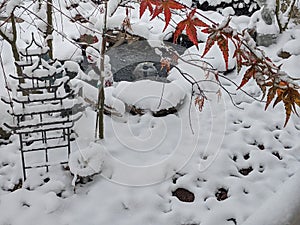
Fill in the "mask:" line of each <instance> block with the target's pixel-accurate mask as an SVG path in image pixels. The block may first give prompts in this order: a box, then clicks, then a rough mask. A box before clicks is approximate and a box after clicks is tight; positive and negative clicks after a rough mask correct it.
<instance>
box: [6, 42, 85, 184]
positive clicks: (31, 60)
mask: <svg viewBox="0 0 300 225" xmlns="http://www.w3.org/2000/svg"><path fill="white" fill-rule="evenodd" d="M47 53H48V48H45V47H42V46H40V45H39V44H38V43H36V41H35V39H34V37H33V38H32V42H31V43H30V44H29V45H28V47H27V48H26V49H24V50H21V51H20V54H21V55H22V57H23V59H22V61H19V62H16V65H17V66H19V67H21V68H22V71H23V76H22V77H17V76H12V75H10V77H11V78H12V81H13V80H15V82H14V83H15V85H14V84H13V82H10V84H9V85H8V86H7V89H8V90H9V92H10V93H11V96H12V97H11V100H8V99H5V98H2V101H4V102H5V103H7V104H10V105H11V106H12V107H11V109H10V110H9V111H8V112H9V113H10V114H11V115H12V116H13V117H14V121H15V124H5V126H7V127H8V128H10V129H11V130H12V131H13V132H14V133H15V134H18V135H19V141H20V152H21V159H22V167H23V177H24V180H25V179H26V170H27V169H32V168H45V169H46V171H47V172H48V171H49V167H50V166H52V165H57V164H65V163H67V162H68V156H69V154H70V152H71V137H70V135H71V129H72V127H73V125H74V122H75V121H76V120H78V119H79V118H80V116H81V113H80V112H78V113H74V112H72V109H73V107H74V106H75V105H77V104H79V103H78V101H77V100H76V99H74V95H75V93H74V90H71V91H68V90H67V89H69V88H66V87H67V86H68V82H69V80H70V78H68V77H67V76H63V69H62V68H61V66H60V63H58V62H57V61H51V60H47ZM23 80H24V82H22V81H23ZM63 149H64V151H66V154H65V155H66V157H60V156H61V155H62V154H61V152H62V151H63ZM54 150H55V151H57V150H59V153H58V154H56V157H54V159H55V160H53V161H52V160H51V159H50V157H49V156H50V153H51V152H52V151H53V152H54ZM41 151H43V152H44V154H43V155H44V156H43V157H34V156H32V155H31V157H30V156H28V155H29V153H37V152H39V153H40V152H41ZM35 158H36V162H33V163H32V162H28V161H32V160H30V159H35ZM57 158H58V159H57ZM62 158H64V159H62Z"/></svg>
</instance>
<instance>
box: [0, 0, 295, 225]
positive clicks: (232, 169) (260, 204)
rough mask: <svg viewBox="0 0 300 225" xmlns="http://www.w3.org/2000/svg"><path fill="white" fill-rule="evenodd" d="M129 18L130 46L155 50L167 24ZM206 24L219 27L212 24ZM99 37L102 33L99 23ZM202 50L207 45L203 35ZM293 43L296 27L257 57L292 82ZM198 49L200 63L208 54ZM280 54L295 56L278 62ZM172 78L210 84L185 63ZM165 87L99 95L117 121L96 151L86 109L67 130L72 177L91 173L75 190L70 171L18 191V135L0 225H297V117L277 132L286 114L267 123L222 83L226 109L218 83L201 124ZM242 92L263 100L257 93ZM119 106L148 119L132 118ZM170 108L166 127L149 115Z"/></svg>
mask: <svg viewBox="0 0 300 225" xmlns="http://www.w3.org/2000/svg"><path fill="white" fill-rule="evenodd" d="M63 6H64V5H63ZM84 7H86V9H85V8H84ZM88 7H89V6H88V4H83V3H82V8H80V9H81V10H83V11H84V9H85V10H86V11H88V9H89V8H88ZM131 13H132V14H133V16H132V17H133V19H132V22H133V23H134V25H133V30H134V31H135V32H136V33H137V34H140V35H142V36H144V37H147V38H148V39H150V40H152V41H153V40H160V39H162V37H163V35H161V34H160V32H161V30H162V28H163V26H164V24H163V23H162V22H160V21H155V20H154V21H151V22H149V21H148V20H147V18H145V17H143V18H142V20H141V21H140V20H139V19H138V14H137V11H133V12H131ZM206 14H207V15H209V16H211V17H213V18H216V19H218V20H220V19H221V18H222V16H221V15H219V14H217V13H213V12H207V13H206ZM123 15H124V13H123V12H121V11H120V12H119V13H117V14H116V15H115V16H114V18H113V19H111V20H110V26H114V25H115V24H120V23H121V21H122V20H123V17H122V16H123ZM60 19H61V17H59V16H57V20H60ZM92 19H93V18H92ZM148 19H149V18H148ZM95 20H96V19H95ZM233 21H234V24H233V26H235V27H242V28H244V26H245V24H248V23H249V22H250V18H246V17H241V18H234V19H233ZM239 21H240V24H239ZM58 24H59V22H58ZM61 24H64V26H63V27H64V32H66V34H67V37H70V38H78V36H79V34H80V32H81V30H80V29H81V28H80V29H79V28H78V27H77V28H78V29H74V24H73V23H71V22H70V21H69V20H67V19H65V21H64V22H63V23H61ZM97 26H98V27H101V26H102V25H101V22H98V23H96V27H97ZM147 28H151V29H147ZM171 30H172V28H168V29H167V30H166V31H165V34H167V33H168V32H169V31H171ZM21 32H23V31H22V30H21ZM26 38H28V39H30V38H29V35H28V34H27V36H26V34H25V33H24V39H23V40H20V41H19V42H20V43H19V44H20V46H22V47H24V46H26V45H25V43H26ZM99 39H100V38H99ZM199 39H205V35H203V34H202V35H200V34H199ZM24 40H25V41H24ZM54 40H55V44H54V46H55V47H56V50H55V55H56V57H59V58H60V59H64V60H70V59H73V60H75V59H78V57H80V51H77V50H76V48H75V47H74V46H73V45H71V44H70V43H68V42H67V41H66V39H63V38H62V37H61V36H60V35H54ZM299 43H300V33H299V27H294V28H293V29H291V30H289V31H287V32H285V33H284V34H282V35H280V36H279V38H278V40H277V43H276V44H274V45H271V46H270V47H268V48H263V49H264V50H265V51H266V54H267V55H268V56H270V58H271V59H273V60H274V61H275V62H276V64H278V65H279V64H281V63H282V68H283V69H284V70H285V71H287V72H288V73H289V74H290V75H292V76H294V77H298V78H300V75H299V74H297V73H298V71H299V70H298V65H297V62H299V60H300V51H299V49H300V45H299ZM0 45H1V46H2V50H1V54H2V57H3V59H4V64H5V71H6V74H9V73H13V69H14V67H13V62H12V60H11V59H12V55H11V53H10V51H9V47H8V45H7V44H6V43H3V42H2V43H1V44H0ZM96 45H99V43H98V44H96ZM61 47H63V48H64V51H61V50H60V48H61ZM96 47H97V46H96ZM98 47H99V46H98ZM199 49H200V50H199V51H200V54H201V51H202V50H203V44H200V45H199ZM281 50H283V51H288V52H289V53H290V54H291V55H292V56H291V57H290V58H288V59H282V58H280V57H278V56H277V53H278V52H279V51H281ZM197 51H198V50H197V49H196V48H195V47H192V48H190V49H188V50H187V51H186V52H185V54H184V55H183V56H182V57H183V58H184V59H186V60H187V59H193V57H195V56H194V53H199V52H197ZM218 54H219V55H218ZM220 55H221V53H219V52H218V50H217V48H216V49H212V53H210V54H208V55H207V56H206V57H207V59H208V60H209V62H210V63H212V64H213V65H214V66H216V67H218V68H219V69H220V70H224V68H225V67H224V62H223V60H222V59H221V58H220ZM69 64H70V63H69ZM177 66H178V68H180V69H182V70H184V71H185V72H188V73H189V74H192V75H193V76H194V77H195V79H196V80H201V79H204V78H205V76H206V74H204V73H203V71H201V70H199V68H196V67H193V66H191V65H188V64H186V63H185V62H183V61H179V64H178V65H177ZM229 66H231V67H233V66H234V62H233V61H231V62H229ZM71 67H73V66H71ZM226 76H227V77H228V78H230V79H231V80H232V81H234V82H235V83H237V84H239V83H240V81H241V79H242V77H241V76H239V75H237V74H236V72H235V71H233V72H231V73H229V74H228V75H226ZM0 77H1V78H0V85H1V87H2V88H1V89H0V90H1V91H0V92H1V95H2V96H6V97H7V92H6V90H5V80H4V79H3V77H4V76H3V71H0ZM82 77H84V75H82ZM85 78H86V77H85ZM168 79H169V81H170V82H169V83H160V82H155V81H149V80H142V81H137V82H135V83H128V82H120V83H119V84H117V83H115V84H114V85H113V86H112V87H109V88H106V96H107V97H106V104H107V105H108V106H110V107H113V108H114V110H116V112H117V114H116V115H112V116H105V139H104V140H102V141H99V140H97V141H95V138H94V131H95V121H96V112H95V111H94V109H93V107H92V106H88V107H87V108H86V110H85V112H83V116H82V117H81V119H80V120H79V121H78V122H77V123H76V125H75V128H74V129H75V132H76V136H77V138H76V141H74V142H72V151H73V153H72V155H71V162H70V169H71V170H72V171H73V173H74V174H75V175H78V176H85V175H87V174H90V173H95V175H94V176H93V177H91V178H89V179H88V178H86V179H84V178H81V179H80V180H77V182H76V178H77V177H76V176H75V178H74V174H71V172H70V170H69V169H68V168H62V167H61V166H54V167H52V168H50V171H49V172H48V173H45V172H44V171H42V170H31V171H30V173H29V176H28V179H27V180H26V181H25V182H24V183H23V186H21V185H19V186H18V184H19V181H20V179H21V178H22V170H21V160H20V153H19V150H18V149H19V142H18V137H17V136H15V135H13V136H12V137H11V138H10V140H11V143H10V144H8V145H3V146H0V225H8V224H10V225H32V224H34V225H35V224H38V225H53V224H56V225H83V224H86V225H106V224H114V225H127V224H128V225H139V224H149V225H156V224H166V225H168V224H172V225H200V224H201V225H217V224H221V225H234V224H238V225H240V224H245V225H282V224H289V223H290V222H294V224H295V225H296V224H297V222H295V221H297V218H296V217H294V215H295V214H297V212H299V211H298V210H299V208H300V198H299V191H298V187H297V186H299V169H300V144H299V132H300V120H299V117H297V116H295V115H292V116H291V119H290V121H289V123H288V124H287V126H286V127H283V124H284V120H285V113H284V107H283V106H282V105H278V106H276V108H275V109H272V108H269V109H268V110H267V111H264V103H263V102H258V101H256V100H254V99H253V98H250V97H249V96H247V95H246V94H244V93H243V92H242V91H237V92H236V88H237V87H236V86H235V85H234V84H233V83H231V82H229V81H227V80H222V83H223V85H224V87H226V89H227V90H228V91H230V92H234V93H236V95H233V100H234V102H236V104H237V106H235V105H233V104H232V102H231V99H230V98H229V96H228V95H227V94H226V92H222V95H221V97H220V96H218V95H217V91H218V88H217V87H216V85H215V84H214V83H212V82H207V83H206V82H202V83H201V86H202V87H203V88H205V89H206V88H207V89H209V90H213V91H212V93H207V95H208V101H206V102H205V105H204V108H203V111H202V112H199V110H198V108H197V107H195V106H194V104H193V102H192V105H190V98H191V87H190V85H189V84H188V83H187V82H186V81H185V80H184V78H183V77H182V76H181V75H180V74H179V72H178V70H176V69H173V70H171V72H170V75H169V76H168ZM206 79H207V78H206ZM211 79H213V78H211ZM72 82H73V84H74V85H75V84H76V85H81V86H82V87H83V95H84V97H86V98H87V99H89V100H90V101H91V102H94V101H95V100H96V99H97V89H96V88H95V87H93V86H90V85H89V84H87V83H83V81H80V80H74V81H72ZM244 91H246V92H247V93H249V94H251V95H252V96H254V97H255V98H258V99H259V98H260V97H261V92H260V89H259V87H257V86H256V84H255V83H254V82H252V81H250V82H249V83H248V84H247V85H246V86H245V87H244ZM0 104H1V107H0V110H1V111H0V113H1V117H0V122H1V124H2V123H3V122H9V121H10V123H12V118H10V116H9V115H8V114H7V113H6V112H5V111H6V109H8V108H7V106H6V105H4V104H3V103H2V102H1V103H0ZM126 105H135V106H137V107H140V108H144V109H145V111H146V112H145V114H143V115H131V114H129V113H128V112H127V111H126ZM172 106H179V107H178V112H176V113H174V114H169V115H167V116H164V117H154V116H153V114H152V113H151V112H152V111H154V112H155V111H158V110H160V109H162V108H163V107H164V108H166V109H168V108H170V107H172ZM82 165H84V167H81V166H82ZM75 182H76V184H75ZM183 190H187V191H188V192H187V191H183ZM293 220H294V221H293Z"/></svg>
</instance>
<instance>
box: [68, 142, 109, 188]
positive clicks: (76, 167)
mask: <svg viewBox="0 0 300 225" xmlns="http://www.w3.org/2000/svg"><path fill="white" fill-rule="evenodd" d="M104 160H105V150H104V149H103V148H102V147H101V145H98V144H94V143H92V144H91V145H90V146H89V147H87V148H85V149H80V150H79V151H77V152H73V153H71V154H70V158H69V167H70V171H71V173H72V174H74V179H73V181H72V185H74V186H75V184H76V180H77V178H78V177H90V176H93V175H95V174H97V173H100V171H101V169H102V165H103V163H104Z"/></svg>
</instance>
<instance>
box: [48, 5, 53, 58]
mask: <svg viewBox="0 0 300 225" xmlns="http://www.w3.org/2000/svg"><path fill="white" fill-rule="evenodd" d="M52 3H53V2H52V0H47V30H46V38H47V46H48V47H49V57H50V59H53V44H52V32H53V20H52Z"/></svg>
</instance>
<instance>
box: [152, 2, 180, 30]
mask: <svg viewBox="0 0 300 225" xmlns="http://www.w3.org/2000/svg"><path fill="white" fill-rule="evenodd" d="M148 1H149V0H148ZM152 2H153V1H152ZM153 4H155V5H156V6H155V9H154V12H153V14H152V18H151V20H153V19H154V18H155V17H157V16H158V15H159V14H161V13H162V12H164V15H165V22H166V25H165V27H164V29H163V31H165V30H166V28H167V27H168V25H169V23H170V20H171V16H172V14H171V9H184V8H185V6H184V5H182V4H180V3H178V2H176V1H174V0H160V1H155V2H154V3H153Z"/></svg>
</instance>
